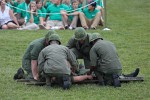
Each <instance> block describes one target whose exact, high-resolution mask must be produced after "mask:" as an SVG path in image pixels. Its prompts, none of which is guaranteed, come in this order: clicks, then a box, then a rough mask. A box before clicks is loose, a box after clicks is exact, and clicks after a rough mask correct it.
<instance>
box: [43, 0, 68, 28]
mask: <svg viewBox="0 0 150 100" xmlns="http://www.w3.org/2000/svg"><path fill="white" fill-rule="evenodd" d="M61 2H62V0H53V4H51V5H50V6H48V8H47V13H50V14H49V19H48V21H47V22H46V27H43V26H40V28H41V29H43V28H44V29H45V28H46V29H64V26H63V23H62V14H66V11H67V10H69V7H68V6H66V5H65V4H62V3H61Z"/></svg>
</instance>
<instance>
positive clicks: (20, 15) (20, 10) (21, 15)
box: [16, 0, 30, 25]
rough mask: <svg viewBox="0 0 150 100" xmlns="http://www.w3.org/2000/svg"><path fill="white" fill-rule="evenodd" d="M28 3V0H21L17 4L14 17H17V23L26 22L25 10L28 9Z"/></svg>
mask: <svg viewBox="0 0 150 100" xmlns="http://www.w3.org/2000/svg"><path fill="white" fill-rule="evenodd" d="M29 4H30V0H25V2H22V3H21V4H19V5H18V9H17V12H16V13H17V15H16V17H17V19H18V23H19V25H23V24H25V23H26V22H27V11H28V9H29Z"/></svg>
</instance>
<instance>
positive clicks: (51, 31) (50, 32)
mask: <svg viewBox="0 0 150 100" xmlns="http://www.w3.org/2000/svg"><path fill="white" fill-rule="evenodd" d="M54 33H56V31H54V30H50V31H48V33H47V34H46V35H45V39H48V38H49V37H50V36H51V35H52V34H54Z"/></svg>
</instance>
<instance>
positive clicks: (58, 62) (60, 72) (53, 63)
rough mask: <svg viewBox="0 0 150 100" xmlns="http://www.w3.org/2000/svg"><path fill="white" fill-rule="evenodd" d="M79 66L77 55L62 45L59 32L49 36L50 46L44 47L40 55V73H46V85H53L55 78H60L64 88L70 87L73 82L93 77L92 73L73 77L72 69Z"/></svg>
mask: <svg viewBox="0 0 150 100" xmlns="http://www.w3.org/2000/svg"><path fill="white" fill-rule="evenodd" d="M77 66H78V63H77V60H76V57H75V55H74V54H73V52H72V51H71V50H69V49H68V48H67V47H65V46H63V45H61V41H60V37H59V35H58V34H52V35H51V36H50V38H49V46H47V47H46V48H44V49H43V50H42V51H41V52H40V54H39V57H38V69H39V74H40V73H44V76H45V78H46V85H47V86H49V87H51V83H52V81H53V79H59V82H60V84H61V85H62V87H63V89H69V88H70V86H71V82H72V81H73V82H78V81H83V80H86V79H92V78H93V77H92V76H91V75H82V76H73V77H71V69H72V68H73V69H76V67H77Z"/></svg>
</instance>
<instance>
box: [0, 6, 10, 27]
mask: <svg viewBox="0 0 150 100" xmlns="http://www.w3.org/2000/svg"><path fill="white" fill-rule="evenodd" d="M9 10H10V8H9V7H8V6H5V10H4V12H2V11H1V9H0V25H4V24H5V23H7V22H8V21H12V19H11V17H10V15H9Z"/></svg>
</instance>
